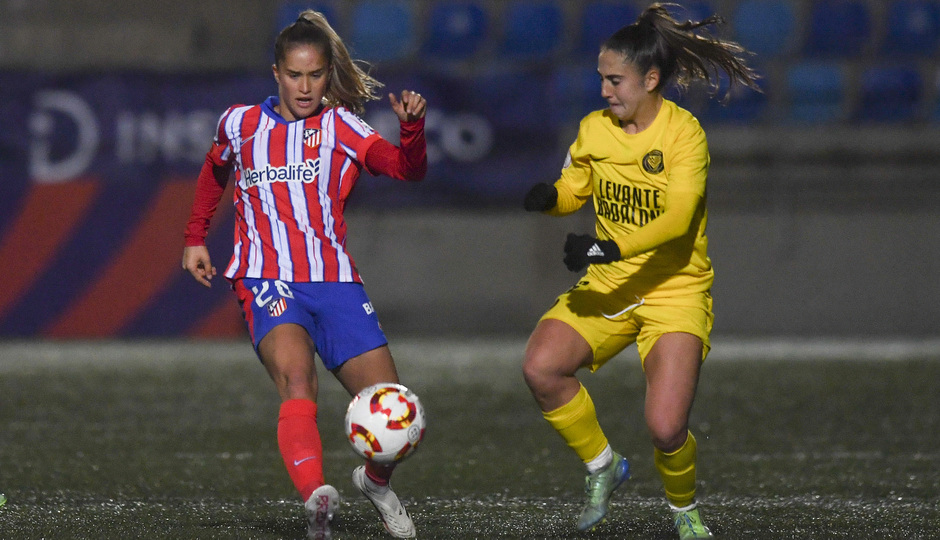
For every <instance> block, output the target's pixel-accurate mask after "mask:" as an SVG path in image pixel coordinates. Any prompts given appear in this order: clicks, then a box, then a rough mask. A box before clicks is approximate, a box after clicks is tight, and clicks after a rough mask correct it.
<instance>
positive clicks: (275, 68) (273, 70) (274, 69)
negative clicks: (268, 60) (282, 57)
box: [271, 64, 278, 81]
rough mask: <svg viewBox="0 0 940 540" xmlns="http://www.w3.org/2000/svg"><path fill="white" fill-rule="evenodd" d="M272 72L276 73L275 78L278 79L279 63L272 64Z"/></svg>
mask: <svg viewBox="0 0 940 540" xmlns="http://www.w3.org/2000/svg"><path fill="white" fill-rule="evenodd" d="M271 73H273V74H274V80H275V81H277V80H278V78H277V64H271Z"/></svg>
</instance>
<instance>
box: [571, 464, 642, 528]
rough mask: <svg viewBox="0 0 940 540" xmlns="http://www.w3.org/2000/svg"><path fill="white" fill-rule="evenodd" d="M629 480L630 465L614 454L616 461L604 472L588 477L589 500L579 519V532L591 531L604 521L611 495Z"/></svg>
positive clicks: (586, 483) (585, 487)
mask: <svg viewBox="0 0 940 540" xmlns="http://www.w3.org/2000/svg"><path fill="white" fill-rule="evenodd" d="M627 478H630V464H629V463H627V460H626V459H625V458H624V457H623V456H621V455H620V454H618V453H616V452H614V460H613V461H611V462H610V465H608V466H607V468H606V469H604V470H602V471H598V472H596V473H594V474H589V475H587V478H585V479H584V484H585V486H584V489H585V491H587V496H588V500H587V503H585V505H584V509H583V510H581V516H580V517H578V530H579V531H589V530H591V529H593V528H594V527H595V526H596V525H597V524H598V523H600V522H601V521H603V520H604V516H606V515H607V504H608V503H609V502H610V495H611V493H613V492H614V490H615V489H617V488H618V487H620V484H622V483H623V482H624V480H626V479H627Z"/></svg>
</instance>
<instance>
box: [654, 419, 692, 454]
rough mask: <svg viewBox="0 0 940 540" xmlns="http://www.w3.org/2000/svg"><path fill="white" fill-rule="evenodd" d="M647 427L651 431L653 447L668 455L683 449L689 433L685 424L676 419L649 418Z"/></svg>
mask: <svg viewBox="0 0 940 540" xmlns="http://www.w3.org/2000/svg"><path fill="white" fill-rule="evenodd" d="M646 427H647V428H648V429H649V433H650V438H651V439H652V441H653V446H655V447H656V448H659V449H660V450H662V451H663V452H667V453H668V452H672V451H675V450H678V449H679V448H681V447H682V445H683V444H685V439H686V437H687V436H688V432H689V429H688V426H686V424H685V423H684V422H681V421H678V420H675V419H666V418H659V419H657V418H649V417H648V418H647V419H646Z"/></svg>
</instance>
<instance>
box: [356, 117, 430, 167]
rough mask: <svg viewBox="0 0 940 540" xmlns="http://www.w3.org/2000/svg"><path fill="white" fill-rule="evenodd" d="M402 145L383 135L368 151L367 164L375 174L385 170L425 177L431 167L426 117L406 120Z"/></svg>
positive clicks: (402, 128)
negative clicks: (429, 166) (391, 141)
mask: <svg viewBox="0 0 940 540" xmlns="http://www.w3.org/2000/svg"><path fill="white" fill-rule="evenodd" d="M400 135H401V147H396V146H395V145H393V144H392V143H390V142H388V141H386V140H385V139H382V138H380V139H379V140H377V141H376V142H375V143H373V144H372V146H370V147H369V149H368V150H367V151H366V159H365V165H366V168H367V169H368V170H369V172H370V173H371V174H373V175H379V174H384V175H386V176H390V177H392V178H397V179H398V180H421V179H423V178H424V175H425V174H427V170H428V153H427V143H426V141H425V137H424V118H421V119H418V120H415V121H414V122H402V123H401V129H400Z"/></svg>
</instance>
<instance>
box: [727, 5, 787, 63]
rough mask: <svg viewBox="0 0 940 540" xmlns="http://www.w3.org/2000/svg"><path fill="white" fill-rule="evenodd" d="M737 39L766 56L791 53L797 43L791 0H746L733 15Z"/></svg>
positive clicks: (771, 56)
mask: <svg viewBox="0 0 940 540" xmlns="http://www.w3.org/2000/svg"><path fill="white" fill-rule="evenodd" d="M732 23H733V25H734V33H735V39H736V40H737V41H738V42H739V43H740V44H741V45H743V46H744V47H745V48H746V49H748V50H749V51H751V52H754V53H756V54H758V55H759V56H761V57H762V58H773V57H775V56H780V55H784V54H787V53H789V52H791V51H792V49H793V47H794V46H795V42H794V39H793V37H794V36H795V35H796V32H795V31H794V28H795V25H796V15H795V13H794V11H793V5H792V4H791V3H790V2H789V1H788V0H745V1H743V2H741V3H740V4H738V7H737V9H735V10H734V14H733V16H732Z"/></svg>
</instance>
